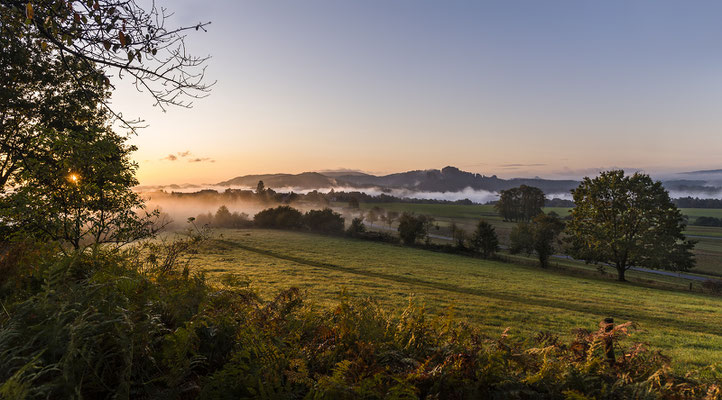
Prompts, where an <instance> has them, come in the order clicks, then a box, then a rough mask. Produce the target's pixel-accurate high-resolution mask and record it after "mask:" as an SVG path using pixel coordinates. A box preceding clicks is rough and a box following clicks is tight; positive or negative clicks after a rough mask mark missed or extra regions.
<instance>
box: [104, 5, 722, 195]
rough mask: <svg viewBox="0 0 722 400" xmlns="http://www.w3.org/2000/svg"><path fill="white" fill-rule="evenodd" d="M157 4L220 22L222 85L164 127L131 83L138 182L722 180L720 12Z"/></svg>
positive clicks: (126, 104) (197, 45) (217, 68)
mask: <svg viewBox="0 0 722 400" xmlns="http://www.w3.org/2000/svg"><path fill="white" fill-rule="evenodd" d="M157 3H158V4H161V5H165V6H166V7H167V8H169V9H170V10H172V11H174V12H175V13H176V14H175V16H174V17H173V22H174V23H176V24H194V23H197V22H199V21H212V24H211V26H210V27H209V32H208V33H202V32H199V33H195V32H194V33H193V34H191V35H190V37H189V38H188V41H187V44H188V47H189V49H190V50H191V51H192V52H193V53H195V54H197V55H206V54H210V55H211V56H212V57H213V58H212V59H211V60H210V62H209V64H208V78H209V79H210V80H217V84H216V85H215V87H214V88H213V91H212V93H211V95H210V97H208V98H206V99H203V100H199V101H197V102H196V103H195V106H194V108H193V109H190V110H186V109H178V108H176V109H171V110H169V111H168V112H166V113H162V112H160V111H159V110H158V109H157V108H153V107H151V105H152V100H151V98H150V97H149V96H148V95H147V94H143V93H140V94H139V93H136V92H135V91H134V90H132V89H130V88H129V87H126V86H124V84H122V83H121V84H119V86H118V87H119V90H118V91H117V92H116V93H115V95H114V100H113V101H114V104H115V106H116V108H118V109H120V110H121V111H123V112H124V114H125V115H126V116H129V117H135V116H138V117H142V118H144V119H145V120H146V121H147V123H148V124H149V127H148V128H146V129H144V130H142V131H141V133H140V135H139V136H137V137H134V138H133V143H134V144H136V145H138V146H139V148H140V149H139V151H138V152H137V153H136V155H135V158H136V160H137V161H138V162H139V164H140V170H139V178H140V180H141V183H143V184H160V183H185V182H189V183H209V182H217V181H221V180H225V179H228V178H231V177H234V176H238V175H245V174H251V173H271V172H291V173H298V172H303V171H312V170H324V169H337V168H350V169H358V170H364V171H369V172H375V173H388V172H398V171H404V170H410V169H426V168H441V167H444V166H446V165H455V166H457V167H459V168H461V169H464V170H468V171H473V172H480V173H484V174H487V175H492V174H497V175H500V176H504V177H510V176H533V175H539V176H543V177H551V178H554V177H562V176H564V177H569V176H576V177H578V176H583V175H585V174H589V173H591V174H594V173H595V172H596V171H597V170H599V169H600V168H610V167H623V168H628V169H629V168H639V169H642V170H644V171H646V172H649V173H652V174H663V173H670V172H675V171H677V172H679V171H689V170H696V169H712V168H722V134H721V133H722V129H721V128H722V23H720V16H721V15H722V2H719V1H693V2H688V1H682V0H679V1H661V0H653V1H652V0H650V1H629V0H627V1H581V0H574V1H571V0H570V1H533V0H529V1H513V0H508V1H493V2H492V1H488V2H485V1H410V0H409V1H389V0H384V1H368V0H364V1H356V2H350V1H342V0H328V1H316V0H304V1H294V2H291V1H269V0H263V1H261V0H259V1H230V0H229V1H220V0H213V1H204V2H201V1H188V0H182V1H180V0H174V1H157ZM188 151H190V154H189V155H186V156H185V157H183V156H182V154H183V153H185V152H188ZM170 154H173V155H175V157H176V160H175V161H171V160H169V159H168V157H167V156H168V155H170ZM170 158H172V157H170ZM192 160H200V161H197V162H191V161H192Z"/></svg>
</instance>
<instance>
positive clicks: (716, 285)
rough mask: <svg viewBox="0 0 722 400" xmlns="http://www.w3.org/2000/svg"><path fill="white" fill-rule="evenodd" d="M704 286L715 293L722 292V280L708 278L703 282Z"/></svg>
mask: <svg viewBox="0 0 722 400" xmlns="http://www.w3.org/2000/svg"><path fill="white" fill-rule="evenodd" d="M702 288H703V289H705V290H708V291H709V292H710V293H713V294H722V280H719V279H707V280H705V281H703V282H702Z"/></svg>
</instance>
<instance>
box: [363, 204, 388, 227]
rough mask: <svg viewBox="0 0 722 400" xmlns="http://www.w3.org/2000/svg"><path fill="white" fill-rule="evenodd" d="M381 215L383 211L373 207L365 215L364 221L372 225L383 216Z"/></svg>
mask: <svg viewBox="0 0 722 400" xmlns="http://www.w3.org/2000/svg"><path fill="white" fill-rule="evenodd" d="M383 213H384V210H383V209H382V208H381V207H379V206H374V207H372V208H371V209H370V210H369V211H368V212H367V213H366V217H365V218H364V219H365V220H366V221H368V222H369V223H370V224H373V223H374V222H376V221H378V220H379V218H380V217H381V216H383Z"/></svg>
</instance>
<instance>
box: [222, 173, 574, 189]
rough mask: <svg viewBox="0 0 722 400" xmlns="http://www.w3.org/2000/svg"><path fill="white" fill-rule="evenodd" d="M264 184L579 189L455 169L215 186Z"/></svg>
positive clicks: (241, 180) (244, 179) (276, 177)
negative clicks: (527, 186) (521, 186)
mask: <svg viewBox="0 0 722 400" xmlns="http://www.w3.org/2000/svg"><path fill="white" fill-rule="evenodd" d="M261 180H262V181H263V183H264V184H265V185H266V187H270V188H288V187H290V188H297V189H300V190H310V189H326V188H341V187H343V188H358V189H364V188H370V187H379V188H382V189H407V190H413V191H418V192H459V191H462V190H465V189H468V188H470V189H473V190H486V191H489V192H498V191H500V190H505V189H510V188H513V187H518V186H519V185H529V186H535V187H538V188H539V189H541V190H542V191H544V193H547V194H553V193H568V192H569V191H570V190H572V189H574V188H575V187H577V186H578V185H579V181H575V180H551V179H542V178H513V179H502V178H498V177H497V176H496V175H493V176H486V175H482V174H477V173H473V172H466V171H462V170H460V169H458V168H456V167H451V166H448V167H444V168H442V169H440V170H438V169H429V170H415V171H407V172H400V173H395V174H389V175H382V176H376V175H371V174H364V173H358V172H349V173H347V174H345V173H343V171H341V172H329V173H328V175H325V174H324V173H323V172H304V173H301V174H263V175H245V176H239V177H236V178H233V179H229V180H227V181H223V182H219V183H218V184H217V186H246V187H255V186H256V184H258V181H261Z"/></svg>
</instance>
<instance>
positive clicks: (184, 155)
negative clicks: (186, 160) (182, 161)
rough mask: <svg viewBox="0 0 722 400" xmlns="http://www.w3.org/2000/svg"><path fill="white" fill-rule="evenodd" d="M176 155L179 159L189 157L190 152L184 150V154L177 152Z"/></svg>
mask: <svg viewBox="0 0 722 400" xmlns="http://www.w3.org/2000/svg"><path fill="white" fill-rule="evenodd" d="M178 155H179V156H181V157H188V156H190V155H191V151H190V150H186V151H184V152H178Z"/></svg>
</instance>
